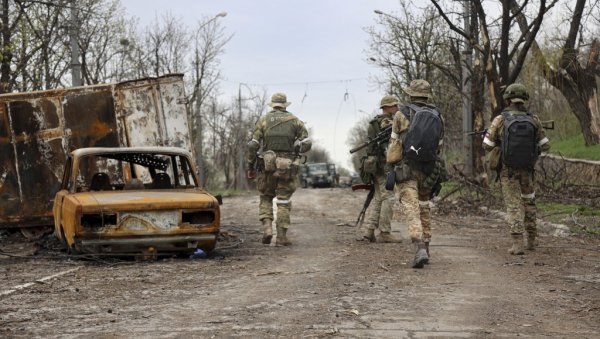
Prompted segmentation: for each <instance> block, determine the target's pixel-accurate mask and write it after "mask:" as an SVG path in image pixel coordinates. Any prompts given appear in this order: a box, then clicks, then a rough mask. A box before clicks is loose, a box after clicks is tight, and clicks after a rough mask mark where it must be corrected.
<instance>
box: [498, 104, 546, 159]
mask: <svg viewBox="0 0 600 339" xmlns="http://www.w3.org/2000/svg"><path fill="white" fill-rule="evenodd" d="M502 117H503V118H504V136H503V138H502V163H503V164H504V165H505V166H506V167H509V168H511V167H512V168H529V169H533V167H534V165H535V162H536V161H537V159H538V144H537V127H536V125H535V122H534V121H533V116H532V115H531V113H526V114H511V113H510V111H504V112H502Z"/></svg>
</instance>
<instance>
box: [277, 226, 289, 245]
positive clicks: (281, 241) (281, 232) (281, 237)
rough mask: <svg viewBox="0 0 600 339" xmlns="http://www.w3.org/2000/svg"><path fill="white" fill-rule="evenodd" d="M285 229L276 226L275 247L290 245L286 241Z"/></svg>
mask: <svg viewBox="0 0 600 339" xmlns="http://www.w3.org/2000/svg"><path fill="white" fill-rule="evenodd" d="M286 233H287V228H283V227H280V226H277V239H276V240H275V246H290V245H291V244H292V243H291V242H290V241H289V240H288V238H287V236H286Z"/></svg>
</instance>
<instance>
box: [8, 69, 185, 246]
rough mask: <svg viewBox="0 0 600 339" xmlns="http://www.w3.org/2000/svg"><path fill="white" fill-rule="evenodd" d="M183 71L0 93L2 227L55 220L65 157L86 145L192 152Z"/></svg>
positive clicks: (27, 230)
mask: <svg viewBox="0 0 600 339" xmlns="http://www.w3.org/2000/svg"><path fill="white" fill-rule="evenodd" d="M189 136H190V131H189V125H188V111H187V103H186V97H185V93H184V83H183V75H182V74H172V75H165V76H162V77H158V78H147V79H140V80H133V81H127V82H121V83H113V84H103V85H95V86H83V87H73V88H64V89H54V90H46V91H36V92H27V93H9V94H3V95H0V228H12V227H19V228H21V230H22V231H23V233H24V234H25V235H26V236H27V235H29V236H34V235H35V230H40V229H41V228H40V227H45V226H47V225H52V224H53V220H52V205H53V200H54V195H55V194H56V192H57V191H58V190H59V189H60V185H61V181H62V178H61V176H62V173H63V169H64V165H65V160H66V159H67V155H68V154H69V153H70V152H71V151H73V150H75V149H79V148H83V147H124V146H130V147H133V146H138V147H139V146H172V147H179V148H183V149H186V150H190V149H191V142H190V137H189Z"/></svg>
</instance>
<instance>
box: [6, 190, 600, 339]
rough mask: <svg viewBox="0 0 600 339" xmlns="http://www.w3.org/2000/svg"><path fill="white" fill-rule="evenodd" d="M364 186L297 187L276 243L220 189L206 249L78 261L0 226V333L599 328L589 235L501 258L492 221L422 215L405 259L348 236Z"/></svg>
mask: <svg viewBox="0 0 600 339" xmlns="http://www.w3.org/2000/svg"><path fill="white" fill-rule="evenodd" d="M365 196H366V193H352V192H351V191H350V190H349V189H300V190H298V191H297V192H296V194H295V195H294V197H293V215H292V222H293V228H292V229H290V231H289V232H288V234H289V235H290V239H291V241H292V242H293V245H292V246H289V247H274V246H266V245H262V244H261V243H260V238H261V234H260V229H259V222H258V221H257V220H256V216H257V205H258V197H257V196H256V195H254V194H247V195H239V196H233V197H227V198H225V199H224V205H223V206H222V216H223V219H222V224H223V226H222V228H223V231H225V234H224V235H225V237H224V241H222V242H220V243H219V246H220V247H221V248H220V249H218V250H217V251H215V252H214V253H213V254H212V255H211V256H210V257H209V258H206V259H188V258H166V259H160V260H157V261H153V262H138V261H135V260H116V259H111V258H97V259H93V260H91V259H87V260H83V259H80V258H73V257H69V256H67V255H66V254H65V253H64V252H60V251H58V250H57V249H55V248H54V246H56V247H57V246H58V245H54V244H53V242H52V241H50V240H46V241H45V242H42V243H28V242H25V241H24V240H22V239H20V238H19V236H18V234H16V233H6V232H3V233H2V235H1V238H0V249H1V250H2V251H3V252H2V253H4V255H0V277H1V279H0V280H1V284H2V286H0V337H3V338H12V337H17V338H19V337H22V338H35V337H38V338H52V337H60V338H90V337H91V338H190V337H197V338H212V337H216V338H222V337H251V338H264V337H319V338H322V337H344V338H427V337H444V338H446V337H456V338H514V337H517V336H519V337H525V338H538V337H560V338H599V337H600V320H599V319H600V247H599V245H600V241H598V239H597V238H590V237H579V236H572V235H571V236H568V237H557V236H553V235H551V234H549V233H548V232H549V231H544V232H545V233H542V236H541V237H540V247H539V248H538V249H537V250H536V251H534V252H528V253H527V254H526V255H524V256H511V255H509V254H508V253H507V252H506V249H507V248H508V247H509V237H508V232H507V229H506V227H505V226H504V225H503V223H502V221H501V220H500V219H499V218H497V217H493V216H464V215H462V216H460V215H459V216H457V215H440V214H435V215H434V218H435V219H434V222H433V228H434V238H433V242H432V246H431V263H430V264H429V265H427V266H426V267H425V268H424V269H412V268H410V261H411V259H412V257H413V253H414V251H413V249H412V247H411V246H410V244H409V242H408V241H407V240H404V241H403V243H401V244H379V243H363V242H357V241H355V239H354V238H355V228H354V227H353V225H354V222H355V220H356V217H357V215H358V213H359V211H360V208H361V207H362V203H363V201H364V198H365ZM396 216H397V218H396V221H395V222H394V224H393V225H392V226H393V230H394V233H395V234H396V235H398V236H402V237H403V238H404V239H407V236H406V225H404V224H402V221H401V211H397V215H396Z"/></svg>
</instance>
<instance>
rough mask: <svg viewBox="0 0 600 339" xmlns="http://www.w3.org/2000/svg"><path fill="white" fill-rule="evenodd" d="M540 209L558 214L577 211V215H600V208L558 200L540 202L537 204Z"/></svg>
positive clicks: (543, 211) (545, 212) (544, 212)
mask: <svg viewBox="0 0 600 339" xmlns="http://www.w3.org/2000/svg"><path fill="white" fill-rule="evenodd" d="M537 207H538V210H540V211H541V212H542V214H547V213H556V214H572V213H573V212H575V211H577V215H583V216H589V217H594V216H600V208H593V207H590V206H586V205H578V204H562V203H557V202H540V203H538V204H537Z"/></svg>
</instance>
